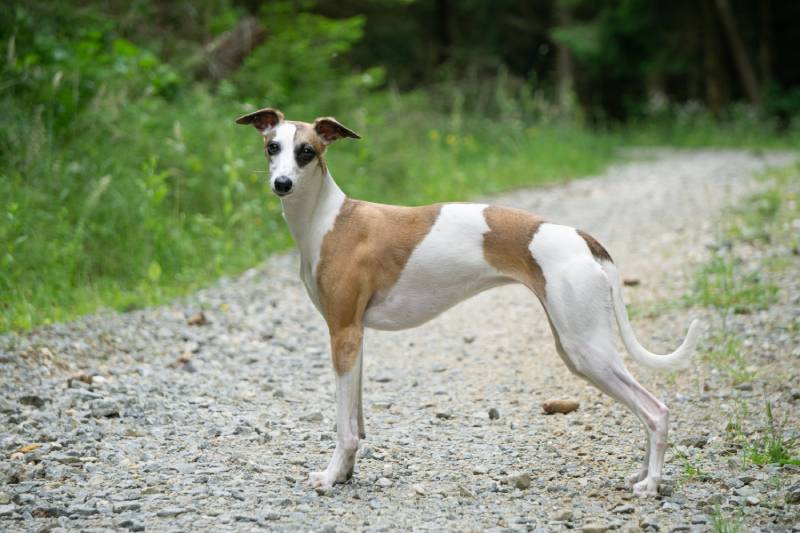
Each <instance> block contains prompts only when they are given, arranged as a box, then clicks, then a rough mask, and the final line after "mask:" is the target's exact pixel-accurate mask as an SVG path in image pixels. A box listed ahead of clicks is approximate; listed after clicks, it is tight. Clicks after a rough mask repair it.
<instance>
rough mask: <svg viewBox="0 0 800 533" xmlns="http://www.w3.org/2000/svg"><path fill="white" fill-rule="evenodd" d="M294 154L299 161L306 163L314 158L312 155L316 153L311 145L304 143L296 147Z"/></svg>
mask: <svg viewBox="0 0 800 533" xmlns="http://www.w3.org/2000/svg"><path fill="white" fill-rule="evenodd" d="M295 155H296V157H297V160H298V161H299V162H301V163H308V162H309V161H311V160H312V159H314V156H315V155H317V153H316V152H315V151H314V149H313V148H312V147H311V146H309V145H307V144H304V145H302V146H300V147H299V148H298V149H297V151H296V152H295Z"/></svg>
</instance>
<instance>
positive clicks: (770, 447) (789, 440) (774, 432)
mask: <svg viewBox="0 0 800 533" xmlns="http://www.w3.org/2000/svg"><path fill="white" fill-rule="evenodd" d="M783 426H784V424H783V423H780V424H779V423H777V422H776V421H775V417H774V416H773V414H772V404H771V403H770V402H767V403H766V425H765V428H764V431H763V432H762V434H761V436H760V437H759V438H757V439H754V440H749V441H746V442H745V459H746V460H747V461H748V462H750V463H752V464H757V465H765V464H779V465H781V466H783V465H786V464H793V465H800V456H795V455H793V453H792V450H793V448H794V447H795V446H796V444H797V437H787V436H785V435H784V427H783Z"/></svg>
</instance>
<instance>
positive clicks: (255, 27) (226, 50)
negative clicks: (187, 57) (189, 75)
mask: <svg viewBox="0 0 800 533" xmlns="http://www.w3.org/2000/svg"><path fill="white" fill-rule="evenodd" d="M266 36H267V31H266V29H264V27H263V26H262V25H261V23H260V22H259V21H258V19H256V18H255V17H245V18H243V19H242V20H240V21H239V23H238V24H237V25H236V26H234V27H233V28H232V29H230V30H228V31H226V32H225V33H223V34H222V35H220V36H219V37H217V38H216V39H214V40H213V41H211V42H210V43H208V44H207V45H205V46H204V47H203V51H202V52H201V54H200V56H199V57H197V58H196V59H195V62H196V65H195V67H194V68H193V69H192V70H193V71H194V75H195V78H197V79H211V80H221V79H225V78H227V77H228V76H230V75H231V74H233V73H234V72H235V71H236V70H237V69H238V68H239V67H240V66H241V65H242V63H243V62H244V60H245V58H246V57H247V56H248V55H249V54H250V52H252V51H253V50H254V49H255V48H256V47H257V46H258V45H259V44H261V43H262V42H264V39H265V38H266Z"/></svg>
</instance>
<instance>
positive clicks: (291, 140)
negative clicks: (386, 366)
mask: <svg viewBox="0 0 800 533" xmlns="http://www.w3.org/2000/svg"><path fill="white" fill-rule="evenodd" d="M236 122H237V123H238V124H252V125H253V126H254V127H255V128H256V129H257V130H258V131H259V133H261V135H262V136H263V139H264V148H265V152H266V157H267V160H268V161H269V171H270V185H271V187H272V191H273V192H274V193H275V194H276V195H278V196H279V197H280V201H281V204H282V205H283V214H284V217H285V219H286V222H287V224H288V226H289V231H290V232H291V234H292V236H293V237H294V240H295V242H296V243H297V246H298V248H299V250H300V277H301V278H302V280H303V283H304V284H305V287H306V290H307V291H308V295H309V296H310V297H311V301H312V302H313V303H314V305H315V306H316V308H317V309H318V310H319V312H320V313H322V316H323V317H324V318H325V321H326V322H327V325H328V328H329V331H330V341H331V357H332V362H333V369H334V371H335V373H336V434H337V435H336V449H335V451H334V452H333V457H332V458H331V460H330V462H329V463H328V466H327V468H326V469H325V470H323V471H321V472H313V473H311V474H310V476H309V482H310V484H311V486H312V487H314V488H315V489H317V490H319V491H326V490H330V489H331V487H332V486H333V485H334V484H336V483H342V482H344V481H347V480H348V479H350V477H351V476H352V475H353V467H354V465H355V458H356V452H357V450H358V444H359V440H360V439H363V438H364V437H365V433H364V415H363V407H362V400H361V388H362V383H361V381H362V366H363V362H362V357H363V355H362V341H363V338H364V329H365V328H373V329H379V330H400V329H406V328H412V327H415V326H419V325H420V324H423V323H424V322H427V321H428V320H431V319H432V318H434V317H436V316H437V315H439V314H440V313H442V312H443V311H445V310H446V309H448V308H450V307H452V306H453V305H455V304H457V303H458V302H461V301H462V300H464V299H466V298H468V297H470V296H473V295H475V294H477V293H479V292H481V291H484V290H486V289H489V288H492V287H497V286H499V285H505V284H508V283H522V284H523V285H525V286H526V287H528V288H529V289H530V290H531V291H532V292H533V294H534V295H535V296H536V297H537V298H538V299H539V301H540V302H541V303H542V305H543V306H544V309H545V311H546V313H547V318H548V320H549V322H550V327H551V329H552V332H553V337H554V339H555V345H556V350H557V351H558V353H559V355H560V356H561V358H562V359H563V360H564V362H565V363H566V365H567V367H569V369H570V370H571V371H572V372H573V373H574V374H576V375H578V376H580V377H582V378H584V379H585V380H587V381H588V382H590V383H592V384H593V385H595V386H596V387H597V388H598V389H600V390H601V391H603V392H605V393H606V394H608V395H609V396H611V397H612V398H614V399H616V400H618V401H620V402H622V403H623V404H624V405H625V406H626V407H627V408H628V409H630V410H631V411H632V412H633V413H634V414H635V415H636V416H637V417H638V418H639V420H640V421H641V422H642V424H643V425H644V428H645V431H646V433H647V445H646V450H647V451H646V453H645V457H644V462H643V465H642V467H641V469H639V470H638V471H637V472H636V473H635V474H634V475H632V476H630V477H629V478H628V483H629V485H630V486H632V488H633V492H634V493H635V494H636V495H639V496H652V495H655V494H656V492H657V489H658V484H659V481H660V479H661V467H662V464H663V462H664V451H665V449H666V446H667V427H668V418H669V411H668V410H667V407H666V406H665V405H664V404H663V403H662V402H661V401H659V400H658V399H657V398H656V397H655V396H653V395H652V394H651V393H650V392H649V391H647V390H646V389H645V388H644V387H642V386H641V385H640V384H639V383H638V382H637V381H636V380H635V379H634V378H633V376H631V374H630V373H629V372H628V370H627V368H626V367H625V364H624V362H623V360H622V357H621V356H620V354H619V353H618V352H617V350H616V348H615V343H614V334H613V326H612V321H613V319H614V318H616V322H617V325H618V327H619V330H620V334H621V336H622V340H623V342H624V344H625V348H626V349H627V351H628V352H629V353H630V354H631V355H632V356H633V358H634V359H635V360H636V361H637V362H638V363H640V364H642V365H645V366H647V367H651V368H657V369H674V368H679V367H682V366H684V365H686V364H688V362H689V359H690V357H691V356H692V353H693V352H694V349H695V346H696V344H697V340H698V336H699V327H698V326H699V324H698V323H697V321H694V322H692V324H691V325H690V327H689V331H688V334H687V336H686V338H685V340H684V341H683V344H681V346H680V347H679V348H678V349H677V350H675V351H674V352H672V353H671V354H668V355H656V354H653V353H651V352H649V351H647V350H646V349H645V348H643V347H642V345H641V344H639V341H638V340H637V339H636V336H635V335H634V332H633V329H632V328H631V324H630V322H629V321H628V315H627V312H626V310H625V304H624V302H623V299H622V286H621V283H620V276H619V274H618V272H617V268H616V267H615V265H614V263H613V261H612V260H611V256H610V255H609V254H608V252H607V251H606V250H605V248H603V246H602V245H601V244H600V243H598V242H597V241H596V240H595V239H593V238H592V237H591V236H590V235H588V234H586V233H584V232H582V231H580V230H576V229H573V228H570V227H567V226H561V225H558V224H551V223H549V222H545V221H543V220H542V219H540V218H539V217H537V216H535V215H533V214H530V213H528V212H526V211H522V210H518V209H509V208H504V207H495V206H490V205H485V204H475V203H443V204H435V205H426V206H422V207H400V206H394V205H382V204H376V203H371V202H365V201H361V200H355V199H352V198H349V197H347V196H346V195H345V193H344V192H342V190H341V189H340V188H339V187H338V186H337V185H336V182H335V181H334V180H333V177H332V176H331V173H330V171H329V170H328V166H327V165H326V163H325V159H324V155H325V150H326V149H327V147H328V145H330V144H331V143H332V142H334V141H336V140H338V139H342V138H347V137H349V138H352V139H358V138H360V137H359V135H358V134H356V133H355V132H354V131H352V130H351V129H349V128H347V127H345V126H343V125H342V124H340V123H339V122H337V121H336V119H334V118H332V117H324V118H318V119H316V120H315V121H314V122H313V123H306V122H297V121H287V120H284V117H283V114H282V113H281V112H280V111H278V110H277V109H271V108H267V109H261V110H258V111H255V112H253V113H249V114H247V115H244V116H242V117H240V118H239V119H237V120H236Z"/></svg>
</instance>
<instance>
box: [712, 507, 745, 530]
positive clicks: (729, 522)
mask: <svg viewBox="0 0 800 533" xmlns="http://www.w3.org/2000/svg"><path fill="white" fill-rule="evenodd" d="M742 522H743V519H742V518H741V516H739V517H736V518H734V517H732V516H725V515H723V514H722V511H721V510H720V508H719V507H715V508H714V512H713V513H711V528H712V529H713V531H714V533H738V531H740V530H741V528H742Z"/></svg>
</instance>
